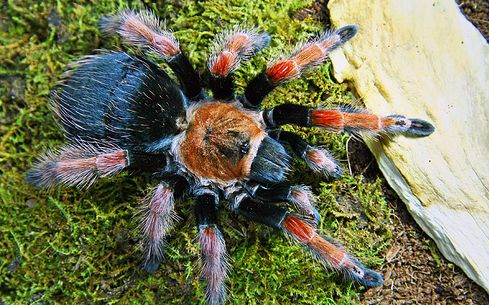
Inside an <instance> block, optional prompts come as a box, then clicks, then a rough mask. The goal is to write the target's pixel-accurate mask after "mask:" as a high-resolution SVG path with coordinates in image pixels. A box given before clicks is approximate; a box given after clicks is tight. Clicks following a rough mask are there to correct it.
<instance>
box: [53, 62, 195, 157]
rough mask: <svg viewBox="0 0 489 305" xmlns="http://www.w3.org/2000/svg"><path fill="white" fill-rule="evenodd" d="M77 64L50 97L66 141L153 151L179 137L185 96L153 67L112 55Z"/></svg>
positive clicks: (170, 80) (159, 70) (149, 64)
mask: <svg viewBox="0 0 489 305" xmlns="http://www.w3.org/2000/svg"><path fill="white" fill-rule="evenodd" d="M78 65H79V67H77V68H76V69H75V70H74V71H71V72H70V74H69V75H68V77H67V78H66V79H65V80H64V82H63V86H62V87H61V88H60V89H59V90H58V91H57V92H56V93H55V100H54V105H53V106H54V110H55V113H56V114H57V115H58V116H59V118H60V121H61V124H62V125H63V127H64V129H65V130H66V132H67V134H68V137H69V138H70V139H72V140H83V141H97V140H104V141H109V142H111V143H113V144H117V145H119V146H120V147H123V148H136V149H138V150H151V151H154V150H157V148H158V145H159V143H161V142H162V141H163V140H164V139H165V138H168V137H169V136H173V135H175V134H176V133H178V127H177V120H176V119H177V118H178V117H182V116H183V115H184V113H185V103H186V101H185V97H184V96H183V94H182V93H181V91H180V89H179V87H178V86H177V84H176V83H175V82H174V81H173V80H172V79H171V78H170V77H169V76H168V74H167V73H166V72H164V71H163V70H161V69H159V68H158V67H157V66H156V65H155V64H153V63H152V62H150V61H148V60H146V59H143V58H141V57H137V56H133V55H130V54H127V53H124V52H112V53H105V54H100V55H96V56H91V57H87V58H86V59H84V60H82V61H80V62H79V63H78Z"/></svg>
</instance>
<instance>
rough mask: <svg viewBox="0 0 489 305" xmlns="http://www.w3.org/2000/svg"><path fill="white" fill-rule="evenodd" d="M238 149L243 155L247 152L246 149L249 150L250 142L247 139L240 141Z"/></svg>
mask: <svg viewBox="0 0 489 305" xmlns="http://www.w3.org/2000/svg"><path fill="white" fill-rule="evenodd" d="M239 150H240V151H241V154H242V155H243V156H244V155H246V154H247V153H248V151H249V150H250V142H248V141H242V142H241V143H240V144H239Z"/></svg>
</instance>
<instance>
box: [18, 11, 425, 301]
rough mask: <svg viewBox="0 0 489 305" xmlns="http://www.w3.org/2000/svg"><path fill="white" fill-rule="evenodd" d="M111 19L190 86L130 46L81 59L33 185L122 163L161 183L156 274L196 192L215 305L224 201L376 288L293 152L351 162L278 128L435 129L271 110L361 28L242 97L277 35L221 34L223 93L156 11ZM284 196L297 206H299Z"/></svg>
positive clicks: (222, 266) (323, 39)
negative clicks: (55, 142) (327, 221)
mask: <svg viewBox="0 0 489 305" xmlns="http://www.w3.org/2000/svg"><path fill="white" fill-rule="evenodd" d="M101 27H102V29H103V30H104V31H105V32H106V33H109V34H114V33H116V34H119V35H120V36H121V37H122V38H123V41H124V43H125V44H126V45H128V46H132V47H136V48H138V49H139V50H140V51H143V52H144V51H146V52H152V53H153V54H156V55H158V56H161V57H162V58H163V59H165V61H166V62H167V64H168V66H169V67H170V68H171V69H172V71H173V72H174V74H175V75H176V77H177V78H178V81H179V85H178V84H177V82H175V81H174V80H173V79H172V78H171V77H170V76H169V75H168V74H167V73H166V72H164V71H163V70H162V69H160V68H159V67H158V66H157V65H156V64H154V63H153V62H152V61H150V60H148V59H145V58H143V57H140V56H136V55H132V54H129V53H126V52H105V53H102V54H98V55H91V56H87V57H85V58H83V59H81V60H80V61H78V62H76V63H74V64H73V65H72V67H71V69H70V70H69V71H68V72H66V74H65V76H64V78H63V81H62V82H61V84H60V86H59V87H58V89H56V90H55V91H54V92H53V98H52V108H53V111H54V113H55V115H56V116H57V117H58V118H59V121H60V125H61V127H62V128H63V130H64V131H65V133H66V136H67V140H68V144H67V145H66V146H64V147H62V148H61V149H59V150H57V151H54V152H48V153H47V154H46V155H44V156H43V157H41V158H39V159H38V161H37V163H36V164H35V165H34V167H33V168H32V169H31V170H30V171H29V172H28V174H27V179H28V181H29V182H30V183H31V184H33V185H35V186H38V187H45V188H50V187H52V186H55V185H65V186H81V187H88V186H90V185H91V184H92V183H93V182H94V180H95V179H96V178H97V177H99V176H109V175H114V174H116V173H118V172H120V171H122V170H129V171H131V172H136V173H149V174H151V175H153V177H155V178H156V179H159V181H160V182H159V184H158V185H157V186H156V187H154V189H153V190H152V192H151V193H150V194H149V195H148V196H147V197H146V199H145V200H144V204H143V205H142V207H141V208H140V210H139V213H138V219H139V222H140V226H139V229H140V234H141V242H142V244H143V248H144V251H145V252H144V253H145V254H144V262H143V267H144V268H145V269H146V270H147V271H149V272H154V271H155V270H156V268H157V267H158V265H159V264H160V261H161V259H162V248H163V245H164V242H165V235H166V234H167V233H168V230H169V229H170V227H171V225H172V223H173V221H174V220H175V217H176V215H175V212H174V204H175V201H178V200H180V199H181V198H183V197H184V196H186V195H187V196H190V197H194V198H195V213H196V220H197V228H198V234H199V242H200V244H201V259H202V263H203V264H202V269H203V270H202V275H203V278H204V280H205V281H206V282H207V288H206V289H207V301H208V303H209V304H221V303H223V302H224V299H225V291H226V288H225V280H226V277H227V276H226V273H227V267H228V262H227V255H226V250H225V243H224V240H223V238H222V235H221V233H220V231H219V229H218V227H217V224H216V221H217V212H218V206H219V202H220V201H224V200H225V201H227V202H228V203H229V207H230V209H232V210H233V211H235V212H236V213H238V214H241V215H243V216H244V217H247V218H249V219H250V220H252V221H257V222H261V223H264V224H266V225H269V226H272V227H275V228H277V229H279V230H282V231H283V232H284V233H285V234H287V235H288V236H290V237H291V238H292V240H295V241H296V242H298V243H300V244H302V245H303V246H304V247H305V248H306V249H308V250H309V251H310V252H312V254H313V255H314V256H315V257H316V258H317V259H318V260H319V261H320V262H321V263H323V264H324V265H325V266H326V267H330V268H332V269H335V270H338V271H339V272H341V273H342V274H344V275H346V276H347V277H348V278H350V279H352V280H354V281H357V282H359V283H361V284H363V285H365V286H367V287H373V286H378V285H381V284H382V282H383V279H382V277H381V275H379V274H378V273H377V272H375V271H372V270H370V269H367V268H366V267H364V266H363V265H362V264H361V263H360V262H359V261H357V260H356V259H354V258H353V257H351V256H350V255H348V254H347V253H345V251H344V250H343V249H342V248H341V247H338V246H336V245H335V244H334V243H332V242H330V241H329V240H328V239H327V238H325V237H323V236H321V234H319V233H318V231H317V229H316V226H317V223H318V222H319V214H318V212H317V211H316V209H315V207H314V195H313V194H312V193H311V191H310V190H309V188H308V187H307V186H301V185H299V186H297V185H291V184H289V183H288V182H287V172H288V171H289V168H290V166H289V165H290V161H291V154H293V155H295V156H296V157H298V158H302V159H303V160H305V162H306V163H307V164H308V166H309V167H310V168H311V169H312V170H313V171H315V172H318V173H319V174H322V175H326V176H330V177H338V176H340V175H341V167H340V166H339V164H338V163H337V161H335V160H334V159H333V158H332V156H331V155H330V154H329V153H328V152H327V151H326V150H324V149H323V148H318V147H315V146H312V145H309V144H308V143H306V142H305V141H303V140H302V139H301V138H300V137H299V136H298V135H296V134H294V133H292V132H287V131H283V130H281V129H280V128H279V127H280V126H281V125H284V124H295V125H299V126H306V127H307V126H319V127H324V128H326V129H329V130H332V131H347V132H352V133H370V134H372V135H376V134H388V135H391V134H404V135H408V136H427V135H429V134H431V133H432V132H433V130H434V128H433V126H432V125H431V124H430V123H428V122H426V121H423V120H419V119H407V118H405V117H404V116H400V115H391V116H385V117H381V116H377V115H375V114H371V113H369V112H367V111H366V110H363V109H354V108H348V107H337V108H332V109H323V108H309V107H304V106H300V105H295V104H291V103H285V104H282V105H279V106H277V107H274V108H272V109H267V110H264V109H261V108H260V104H261V102H262V100H263V99H264V98H265V96H266V95H267V94H268V93H269V92H270V91H272V90H273V89H274V88H275V87H276V86H278V85H280V84H282V83H284V82H287V81H289V80H292V79H295V78H298V77H300V76H301V74H302V72H303V71H305V70H307V69H310V68H313V67H315V66H317V65H320V64H321V63H323V62H324V61H325V60H326V58H327V55H328V53H329V52H331V51H332V50H334V49H336V48H338V47H339V46H341V45H343V44H344V43H345V42H347V41H348V40H349V39H350V38H352V37H353V36H354V35H355V34H356V32H357V28H356V26H354V25H348V26H345V27H343V28H340V29H338V30H336V31H326V32H324V33H323V34H321V35H319V36H317V38H315V39H313V40H310V41H308V42H306V43H304V44H302V45H301V46H299V47H298V48H297V50H296V51H295V52H294V53H293V54H292V55H291V56H289V57H288V58H283V59H279V60H275V61H273V62H272V63H270V64H269V65H268V67H267V68H266V69H265V70H264V71H263V72H262V73H260V74H259V75H257V76H256V77H255V78H253V79H252V80H251V81H250V83H249V84H248V86H247V87H246V89H245V91H244V94H242V95H241V96H236V94H235V92H234V84H233V71H234V70H235V69H237V68H238V67H239V65H240V63H241V62H242V61H244V60H246V59H247V58H248V57H249V56H250V55H252V54H254V53H256V52H259V51H260V50H261V49H262V48H264V47H266V46H267V45H268V44H269V42H270V37H269V36H268V35H267V34H265V33H259V32H257V31H256V30H244V29H238V28H235V29H234V30H231V31H229V32H227V33H225V34H223V35H222V36H221V37H220V38H219V39H218V42H217V43H216V46H215V51H214V53H213V54H212V55H211V57H210V58H209V60H208V63H207V68H208V69H207V72H208V85H209V89H210V91H211V92H212V94H211V96H212V97H211V96H209V95H208V94H207V93H206V91H204V90H203V88H202V83H201V79H200V76H199V75H198V74H197V73H196V72H195V70H194V68H193V66H192V65H191V64H190V62H189V60H188V59H187V57H186V56H185V54H184V53H182V51H181V50H180V47H179V44H178V42H177V40H176V39H175V37H174V36H173V34H172V33H171V32H169V31H167V30H165V29H164V27H163V26H162V24H161V23H160V21H159V20H158V18H157V17H156V16H155V15H153V14H152V13H151V12H148V11H141V12H135V11H130V10H126V11H122V12H119V13H118V14H116V15H115V16H112V17H106V18H104V19H103V20H102V21H101ZM284 144H286V146H288V147H289V149H286V148H285V147H284ZM289 151H290V153H289ZM276 203H286V204H289V205H290V209H287V208H285V207H284V206H283V205H276ZM292 211H294V212H292Z"/></svg>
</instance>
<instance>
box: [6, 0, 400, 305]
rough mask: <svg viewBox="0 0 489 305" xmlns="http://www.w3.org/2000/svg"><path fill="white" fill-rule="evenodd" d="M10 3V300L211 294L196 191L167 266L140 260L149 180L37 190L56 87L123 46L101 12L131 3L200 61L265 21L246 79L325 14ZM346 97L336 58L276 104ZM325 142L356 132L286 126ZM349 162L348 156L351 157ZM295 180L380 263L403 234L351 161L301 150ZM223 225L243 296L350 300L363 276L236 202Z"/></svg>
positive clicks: (58, 139)
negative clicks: (334, 264) (328, 267)
mask: <svg viewBox="0 0 489 305" xmlns="http://www.w3.org/2000/svg"><path fill="white" fill-rule="evenodd" d="M96 3H97V4H96V5H94V4H93V3H92V2H87V1H65V0H58V1H43V2H38V1H30V0H25V1H8V2H7V5H6V6H4V7H2V8H1V14H2V19H0V29H1V31H0V97H1V100H0V127H1V130H0V135H1V139H0V173H1V174H0V175H1V176H0V304H3V303H5V304H27V303H32V304H44V303H48V304H52V303H60V304H69V303H71V304H80V303H102V302H103V303H117V304H134V303H136V304H142V303H148V304H153V303H160V304H182V303H183V304H188V303H190V304H196V303H199V302H201V300H202V299H203V295H204V287H203V283H201V282H200V281H196V280H195V279H198V278H199V267H198V265H197V264H196V263H195V262H196V261H197V260H198V253H199V249H198V245H197V244H196V242H195V236H196V229H195V227H194V218H193V215H192V214H193V210H192V202H190V201H189V202H185V203H182V204H180V205H178V207H177V212H178V214H179V215H180V216H181V217H182V218H183V220H182V221H181V222H179V223H178V224H177V227H176V229H175V230H174V231H173V234H171V236H170V237H169V240H168V246H167V249H166V256H165V262H164V263H163V264H162V265H161V267H160V268H159V269H158V271H157V272H156V273H155V274H152V275H150V274H146V273H144V272H143V271H141V270H140V268H139V263H140V262H139V257H140V255H141V254H140V252H139V250H138V249H137V248H136V247H135V244H136V239H137V238H136V236H135V234H134V233H133V231H132V228H133V227H134V223H133V221H132V215H133V212H134V210H135V208H136V206H137V205H138V204H139V200H140V199H139V198H141V197H142V196H143V195H144V194H145V191H146V190H147V186H148V185H151V184H154V183H155V181H151V180H150V179H148V178H141V177H139V178H134V177H128V176H124V175H122V176H119V177H115V178H111V179H101V180H100V181H99V182H98V183H97V184H95V186H94V187H92V188H91V189H89V190H88V191H80V190H77V189H55V190H53V191H51V192H46V191H39V190H36V189H33V188H32V187H30V186H29V185H27V183H26V182H25V180H24V173H25V172H26V170H27V169H28V168H29V166H30V164H31V163H32V161H33V160H34V158H35V157H36V155H37V154H39V153H42V152H44V151H45V150H46V149H47V148H48V147H57V146H59V145H60V144H61V143H62V141H63V135H62V134H61V132H60V131H59V129H58V128H57V126H56V122H55V120H54V119H53V116H52V115H51V114H50V111H49V110H48V107H47V104H48V96H49V92H50V90H52V89H53V88H54V87H55V83H56V81H57V79H58V78H59V75H60V74H61V73H62V72H63V71H64V69H65V67H66V64H67V63H69V62H70V61H72V60H75V59H76V58H78V57H79V56H82V55H86V54H91V53H93V52H94V50H95V49H99V48H114V47H117V46H120V41H119V40H118V39H117V38H104V37H102V36H101V34H100V32H99V29H98V20H99V18H100V17H101V16H103V15H108V14H111V13H113V12H115V11H116V10H118V9H121V8H123V7H126V6H129V7H132V8H142V7H149V8H151V9H153V10H154V11H155V12H156V13H157V14H158V15H159V16H161V17H162V18H165V19H166V20H167V24H168V26H169V27H171V28H172V29H173V30H174V31H175V35H176V36H177V38H178V39H179V40H180V43H181V45H182V46H183V48H184V49H185V51H186V53H187V54H189V57H190V59H191V61H192V62H193V63H195V64H197V63H198V64H199V66H198V69H199V70H200V71H203V69H204V63H205V61H206V58H207V56H208V55H209V54H210V44H211V41H212V39H213V38H214V37H215V35H216V33H217V32H220V31H222V30H224V29H227V28H230V27H233V26H234V25H236V24H248V25H255V26H258V27H260V28H261V29H262V30H265V31H267V32H269V33H270V34H271V36H272V43H271V46H270V47H269V48H268V49H266V50H265V51H264V52H262V53H261V54H260V55H259V56H257V57H255V58H254V59H253V60H251V61H250V62H249V63H247V64H245V65H244V67H243V68H242V69H240V70H239V71H238V72H237V73H236V80H237V86H238V90H243V88H244V86H245V84H246V83H247V81H249V80H250V79H251V78H252V76H253V75H255V74H256V73H258V72H259V71H260V70H261V69H263V68H264V67H265V65H266V59H270V58H272V57H273V56H276V55H278V54H281V53H284V52H285V53H287V52H290V51H291V50H290V48H291V46H293V45H294V44H295V43H297V42H299V41H302V40H304V39H305V38H308V37H311V36H313V35H314V33H316V32H318V31H321V30H322V29H323V28H324V24H321V23H320V22H319V20H318V18H316V16H309V17H304V14H300V15H301V16H302V17H301V19H300V20H299V19H297V18H295V17H294V16H297V13H298V12H304V11H307V8H308V7H309V6H311V5H312V1H299V0H285V1H284V0H273V1H264V0H260V1H249V2H242V1H236V0H235V1H225V0H210V1H208V2H205V3H204V2H201V1H173V2H170V3H168V2H161V3H156V4H154V3H152V2H149V1H147V2H146V1H145V2H127V1H122V0H121V1H109V0H103V1H97V2H96ZM286 101H287V102H294V103H299V104H304V105H311V106H317V105H323V106H328V105H333V104H337V103H349V102H351V97H350V95H349V94H348V93H347V92H345V88H344V87H343V86H341V85H338V84H335V83H334V81H333V80H332V79H331V67H330V66H329V65H328V64H326V65H324V66H322V67H321V68H319V69H316V70H315V71H313V72H311V73H309V74H308V76H306V77H305V78H303V79H301V80H296V81H293V82H291V83H289V84H287V85H285V86H283V87H280V88H278V89H277V90H275V91H274V92H273V93H272V94H271V95H270V96H269V97H267V99H266V101H265V107H272V106H273V105H277V104H280V103H283V102H286ZM284 129H288V130H294V131H295V132H297V133H299V134H300V135H301V136H302V137H303V138H304V139H306V140H307V141H309V142H311V143H312V144H316V145H318V144H324V145H326V146H327V148H328V149H330V150H331V151H332V153H333V154H334V155H335V156H336V157H337V158H338V159H339V160H342V161H345V160H346V158H347V156H346V151H345V143H346V141H347V140H348V136H345V135H336V134H329V133H325V132H324V131H322V130H319V129H304V128H298V127H292V126H286V127H284ZM343 165H345V163H344V164H343ZM291 180H292V182H293V183H305V184H309V185H312V186H313V189H314V191H315V193H316V194H318V195H319V198H320V200H319V207H318V208H319V210H320V213H321V216H322V217H323V221H322V224H321V230H322V231H323V232H324V233H325V234H328V235H331V236H333V237H334V238H336V239H338V240H340V241H341V242H342V243H343V244H345V246H346V248H348V249H350V250H351V251H352V252H353V253H354V254H355V255H356V256H358V257H359V258H360V259H361V260H362V261H364V262H365V263H366V264H368V265H370V266H372V267H373V268H374V269H375V268H376V267H377V266H379V265H381V264H382V258H381V255H380V252H381V251H382V250H383V249H384V248H385V247H386V245H387V244H388V243H389V240H390V239H391V236H390V234H389V228H388V225H387V224H388V223H389V217H390V214H389V213H390V211H389V209H388V208H387V205H386V202H385V199H384V197H383V195H382V193H381V181H379V180H376V181H374V182H366V181H365V180H364V179H362V177H361V176H351V175H350V174H349V173H348V172H347V173H346V174H345V176H344V177H343V178H341V179H339V180H337V181H324V179H323V178H321V177H318V176H315V175H313V174H312V172H311V171H310V170H309V169H307V167H306V166H305V164H304V163H303V162H301V161H297V162H296V163H295V171H294V173H293V174H292V176H291ZM220 223H221V227H222V229H223V232H224V236H225V239H226V242H227V248H228V251H229V253H230V255H231V258H232V261H233V269H232V270H231V272H230V280H229V287H230V290H231V296H230V297H229V303H230V304H253V303H259V304H285V303H299V304H351V303H356V302H357V301H358V297H359V293H360V292H361V291H362V288H361V287H358V286H355V285H353V284H351V283H348V282H344V281H343V280H342V279H341V278H340V277H339V276H338V275H336V274H335V273H332V272H326V271H324V269H323V268H322V267H321V266H319V265H318V264H317V263H315V262H314V260H313V259H311V258H309V256H308V255H303V252H302V250H301V249H300V248H299V247H297V246H294V245H291V244H290V243H289V242H287V240H286V239H285V238H284V236H282V235H281V234H280V233H278V232H276V231H273V230H271V229H269V228H267V227H265V226H261V225H257V224H252V223H249V222H247V221H246V220H244V219H243V218H241V217H236V216H233V215H232V214H231V213H230V212H229V211H228V210H226V209H223V211H222V213H221V215H220Z"/></svg>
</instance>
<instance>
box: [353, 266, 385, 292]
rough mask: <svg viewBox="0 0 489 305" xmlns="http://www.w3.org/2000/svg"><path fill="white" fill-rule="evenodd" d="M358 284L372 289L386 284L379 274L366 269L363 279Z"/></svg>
mask: <svg viewBox="0 0 489 305" xmlns="http://www.w3.org/2000/svg"><path fill="white" fill-rule="evenodd" d="M358 282H359V283H360V284H362V285H364V286H365V287H368V288H371V287H378V286H380V285H382V284H383V283H384V279H383V278H382V275H380V274H379V273H378V272H375V271H373V270H370V269H366V270H365V274H364V275H363V277H362V279H360V280H358Z"/></svg>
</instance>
